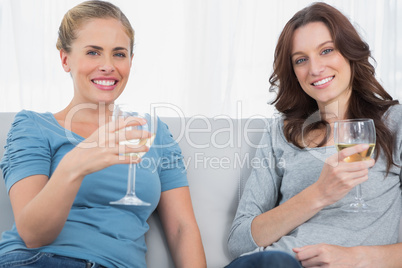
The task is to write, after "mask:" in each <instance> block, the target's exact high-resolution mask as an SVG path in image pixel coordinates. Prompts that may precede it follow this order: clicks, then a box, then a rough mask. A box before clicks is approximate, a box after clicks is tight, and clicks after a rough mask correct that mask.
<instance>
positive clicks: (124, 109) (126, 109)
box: [110, 104, 158, 206]
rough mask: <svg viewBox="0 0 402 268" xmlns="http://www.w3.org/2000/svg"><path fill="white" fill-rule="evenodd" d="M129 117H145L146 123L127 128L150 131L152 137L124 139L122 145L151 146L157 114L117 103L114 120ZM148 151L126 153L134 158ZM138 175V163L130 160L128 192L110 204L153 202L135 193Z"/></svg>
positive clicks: (140, 204)
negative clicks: (142, 198)
mask: <svg viewBox="0 0 402 268" xmlns="http://www.w3.org/2000/svg"><path fill="white" fill-rule="evenodd" d="M127 117H136V118H143V119H145V120H146V123H145V124H144V125H138V126H130V127H127V128H126V130H133V129H137V130H140V131H148V132H150V133H151V137H150V138H145V139H132V140H128V141H122V142H120V144H121V145H127V146H138V145H147V146H148V147H151V145H152V143H153V141H154V139H155V135H156V129H157V125H158V123H157V121H155V120H156V116H151V115H149V114H147V113H138V112H134V111H133V109H132V107H131V106H130V105H127V104H115V105H114V109H113V120H115V121H116V122H117V121H118V119H119V118H123V119H126V118H127ZM145 153H146V152H139V153H128V154H125V155H126V156H129V157H130V159H131V160H132V159H133V157H134V156H136V157H143V156H144V155H145ZM135 177H136V164H135V163H133V162H132V161H130V164H129V170H128V181H127V193H126V195H125V196H124V197H123V198H122V199H120V200H117V201H111V202H110V204H112V205H134V206H150V205H151V204H150V203H148V202H145V201H143V200H141V199H140V198H138V197H137V195H136V194H135V179H136V178H135Z"/></svg>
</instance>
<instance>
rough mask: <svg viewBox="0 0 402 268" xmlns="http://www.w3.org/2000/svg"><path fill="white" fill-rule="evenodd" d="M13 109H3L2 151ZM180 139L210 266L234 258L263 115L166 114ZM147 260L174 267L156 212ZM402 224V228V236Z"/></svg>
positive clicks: (5, 203) (8, 218) (1, 190)
mask: <svg viewBox="0 0 402 268" xmlns="http://www.w3.org/2000/svg"><path fill="white" fill-rule="evenodd" d="M14 115H15V114H14V113H0V125H1V126H0V156H2V155H3V150H4V148H3V147H4V143H5V139H6V136H7V132H8V129H9V127H10V125H11V122H12V121H13V117H14ZM162 120H163V121H164V122H166V123H167V124H168V125H169V128H170V130H171V132H172V134H173V136H174V137H175V139H176V140H177V141H178V142H179V144H180V147H181V149H182V152H183V155H184V158H185V163H186V166H187V172H188V173H187V174H188V180H189V184H190V191H191V197H192V202H193V207H194V211H195V215H196V218H197V222H198V225H199V228H200V231H201V236H202V241H203V244H204V249H205V253H206V257H207V265H208V267H209V268H217V267H223V266H225V265H226V264H228V263H229V262H230V261H231V257H230V255H229V253H228V250H227V246H226V241H227V237H228V233H229V229H230V225H231V223H232V220H233V217H234V215H235V212H236V207H237V204H238V199H239V196H240V193H241V189H242V187H243V186H244V183H245V181H246V180H247V178H248V176H249V174H250V172H251V165H252V163H251V160H252V158H253V157H254V154H255V150H256V147H257V145H258V143H259V140H260V138H261V135H262V131H263V129H264V125H265V123H266V122H265V120H263V119H241V120H238V119H230V118H227V117H215V118H205V117H193V118H186V119H180V118H162ZM0 215H1V216H0V232H3V231H4V230H6V229H9V228H10V227H11V225H12V224H13V214H12V210H11V206H10V202H9V199H8V196H7V193H6V191H5V187H4V182H3V180H2V179H1V180H0ZM149 225H150V230H149V232H148V233H147V236H146V240H147V245H148V253H147V266H148V267H149V268H161V267H162V268H165V267H174V265H173V262H172V260H171V257H170V255H169V251H168V248H167V243H166V240H165V238H164V235H163V230H162V228H161V225H160V222H159V219H158V215H157V213H154V214H153V215H152V216H151V218H150V220H149ZM401 237H402V225H401V228H400V240H401Z"/></svg>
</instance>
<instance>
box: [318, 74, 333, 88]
mask: <svg viewBox="0 0 402 268" xmlns="http://www.w3.org/2000/svg"><path fill="white" fill-rule="evenodd" d="M332 79H334V77H333V76H332V77H328V78H325V79H322V80H320V81H318V82H315V83H313V85H314V86H321V85H324V84H325V83H328V82H329V81H331V80H332Z"/></svg>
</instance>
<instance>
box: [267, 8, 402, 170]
mask: <svg viewBox="0 0 402 268" xmlns="http://www.w3.org/2000/svg"><path fill="white" fill-rule="evenodd" d="M311 22H323V23H324V24H325V25H326V26H327V28H328V30H329V32H330V34H331V37H332V40H333V41H334V45H335V48H336V49H337V50H338V51H339V52H340V53H341V54H342V56H343V57H345V59H347V60H349V63H350V66H351V80H350V84H351V88H352V93H351V96H350V99H349V104H348V108H347V111H346V117H347V118H349V119H352V118H371V119H373V120H374V124H375V128H376V136H377V137H376V148H377V154H376V159H377V158H378V156H379V152H380V150H382V151H383V152H384V154H385V156H386V158H387V173H388V171H389V169H390V167H391V165H392V164H394V161H393V159H392V148H393V145H394V135H393V133H391V131H390V130H389V129H388V127H387V126H386V125H385V124H384V122H383V121H382V117H383V115H384V113H385V112H386V111H387V110H388V108H389V107H390V106H392V105H395V104H398V103H399V102H398V101H397V100H393V99H392V97H391V96H390V95H389V94H388V93H387V92H386V91H385V90H384V88H383V87H382V86H381V84H380V83H379V82H378V81H377V79H376V78H375V69H374V66H373V65H372V64H371V63H370V62H369V59H370V58H371V59H372V57H371V52H370V48H369V45H368V44H367V43H366V42H364V41H363V40H362V39H361V37H360V36H359V34H358V33H357V31H356V29H355V28H354V27H353V25H352V24H351V23H350V21H349V19H348V18H347V17H345V16H344V15H343V14H342V13H341V12H340V11H339V10H337V9H336V8H334V7H332V6H330V5H328V4H325V3H314V4H312V5H310V6H308V7H306V8H304V9H302V10H300V11H299V12H297V13H296V14H295V15H294V16H293V17H292V18H291V19H290V20H289V21H288V22H287V24H286V25H285V27H284V29H283V31H282V33H281V35H280V36H279V39H278V43H277V46H276V49H275V55H274V66H273V70H274V71H273V73H272V75H271V77H270V79H269V82H270V84H271V87H270V90H271V91H276V92H277V97H276V99H275V100H274V101H273V102H272V104H275V107H276V109H277V110H278V111H279V112H281V113H282V114H283V115H284V117H285V120H286V122H287V123H286V125H285V127H284V134H285V137H286V138H287V140H288V141H289V142H291V143H293V144H294V145H296V146H297V147H299V148H304V146H303V145H302V144H301V141H302V137H303V136H304V135H306V134H308V133H310V132H311V131H313V130H317V129H326V135H325V137H324V139H323V140H322V141H321V142H320V143H319V144H318V147H320V146H323V145H324V144H325V143H326V141H327V139H328V137H329V134H330V128H329V127H328V123H327V122H326V121H324V120H322V119H321V118H320V116H319V115H318V117H319V119H318V120H315V119H314V120H312V121H314V123H311V124H307V126H306V121H309V120H311V117H312V116H313V117H314V115H317V114H319V113H317V111H318V105H317V102H316V101H315V100H314V99H313V98H311V97H310V96H309V95H307V94H306V93H305V92H304V91H303V89H302V88H301V86H300V84H299V83H298V81H297V78H296V75H295V73H294V70H293V65H292V61H291V52H292V42H293V34H294V32H295V30H296V29H298V28H300V27H302V26H304V25H306V24H308V23H311Z"/></svg>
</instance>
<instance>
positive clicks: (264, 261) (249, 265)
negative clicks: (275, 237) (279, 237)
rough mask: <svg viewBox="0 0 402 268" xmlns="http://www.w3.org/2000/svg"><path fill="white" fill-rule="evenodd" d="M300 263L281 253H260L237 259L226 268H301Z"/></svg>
mask: <svg viewBox="0 0 402 268" xmlns="http://www.w3.org/2000/svg"><path fill="white" fill-rule="evenodd" d="M301 267H302V266H301V265H300V263H299V262H298V261H297V260H296V259H295V258H293V257H292V256H291V255H289V254H288V253H285V252H282V251H262V252H256V253H253V254H250V255H245V256H243V257H239V258H237V259H235V260H234V261H232V262H231V263H230V264H229V265H228V266H226V268H301Z"/></svg>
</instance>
